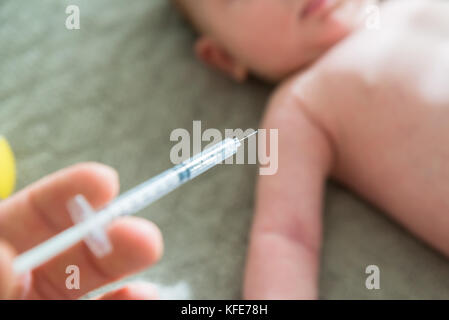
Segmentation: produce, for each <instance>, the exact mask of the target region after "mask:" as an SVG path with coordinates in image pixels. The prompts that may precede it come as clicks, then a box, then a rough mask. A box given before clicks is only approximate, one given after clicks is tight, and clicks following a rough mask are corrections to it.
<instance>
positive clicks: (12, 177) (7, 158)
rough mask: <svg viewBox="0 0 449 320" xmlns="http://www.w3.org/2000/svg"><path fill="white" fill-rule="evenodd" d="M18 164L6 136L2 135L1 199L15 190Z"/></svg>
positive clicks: (0, 141)
mask: <svg viewBox="0 0 449 320" xmlns="http://www.w3.org/2000/svg"><path fill="white" fill-rule="evenodd" d="M15 184H16V165H15V161H14V154H13V152H12V150H11V147H10V146H9V144H8V141H6V139H5V138H3V137H1V136H0V199H6V198H7V197H9V196H10V195H11V193H12V192H13V191H14V187H15Z"/></svg>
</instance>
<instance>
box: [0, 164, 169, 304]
mask: <svg viewBox="0 0 449 320" xmlns="http://www.w3.org/2000/svg"><path fill="white" fill-rule="evenodd" d="M118 189H119V183H118V177H117V174H116V172H115V171H114V170H113V169H110V168H109V167H106V166H103V165H100V164H94V163H89V164H80V165H76V166H74V167H71V168H68V169H65V170H62V171H60V172H58V173H56V174H53V175H51V176H49V177H46V178H44V179H42V180H41V181H39V182H37V183H35V184H34V185H32V186H30V187H27V188H26V189H25V190H23V191H21V192H19V193H18V194H16V195H15V196H13V197H11V198H10V199H8V200H5V201H3V202H1V203H0V238H1V239H2V241H1V242H0V299H5V298H24V299H76V298H79V297H81V296H82V295H84V294H86V293H88V292H90V291H92V290H94V289H96V288H99V287H101V286H103V285H105V284H107V283H109V282H112V281H115V280H118V279H119V278H122V277H124V276H126V275H129V274H132V273H136V272H138V271H140V270H142V269H144V268H146V267H148V266H150V265H151V264H153V263H155V262H156V261H157V260H158V259H159V258H160V256H161V254H162V248H163V245H162V237H161V234H160V231H159V229H158V228H157V227H156V226H155V225H154V224H152V223H151V222H149V221H147V220H145V219H142V218H135V217H127V218H123V219H120V220H117V221H115V222H113V223H112V224H111V225H110V226H109V227H108V235H109V238H110V240H111V243H112V245H113V247H114V251H113V253H111V254H110V255H108V256H106V257H104V258H101V259H98V258H96V257H95V256H94V255H93V254H92V253H91V252H90V250H89V249H88V248H87V246H86V245H85V244H84V243H83V242H80V243H78V244H76V245H75V246H73V247H72V248H70V249H68V250H67V251H65V252H64V253H62V254H61V255H59V256H57V257H55V258H54V259H52V260H50V261H49V262H47V263H45V264H43V265H42V266H40V267H38V268H36V269H34V270H33V271H32V272H30V273H29V274H26V275H24V276H21V277H20V278H19V277H16V276H15V275H14V274H13V270H12V262H13V259H14V257H15V256H16V255H17V254H20V253H22V252H24V251H26V250H28V249H31V248H32V247H34V246H36V245H38V244H39V243H41V242H42V241H44V240H47V239H48V238H50V237H52V236H54V235H55V234H57V233H59V232H61V231H62V230H64V229H66V228H68V227H70V226H71V225H72V222H71V219H70V216H69V214H68V212H67V209H66V203H67V201H68V200H70V199H71V198H73V197H74V196H75V195H77V194H82V195H84V196H85V197H86V198H87V199H88V201H89V202H90V203H91V204H92V206H94V207H97V208H98V207H102V206H104V205H106V204H107V203H108V202H110V201H111V200H112V199H113V198H114V197H115V196H116V195H117V193H118ZM69 265H76V266H78V267H79V271H80V288H79V289H72V290H70V289H68V288H67V287H66V279H67V277H69V275H70V274H67V273H66V268H67V266H69ZM155 295H156V293H155V291H154V289H153V288H152V287H151V286H150V285H148V284H142V283H140V284H134V285H128V286H127V287H124V288H122V289H119V290H116V291H114V292H110V293H107V294H105V295H104V296H102V297H101V299H151V298H154V297H155Z"/></svg>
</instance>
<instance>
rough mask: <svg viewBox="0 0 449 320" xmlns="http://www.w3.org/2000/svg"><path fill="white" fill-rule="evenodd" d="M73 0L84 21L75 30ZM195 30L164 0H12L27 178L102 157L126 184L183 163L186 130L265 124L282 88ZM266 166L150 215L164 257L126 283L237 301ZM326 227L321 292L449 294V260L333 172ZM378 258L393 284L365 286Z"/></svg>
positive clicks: (222, 172) (5, 39)
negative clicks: (205, 55) (204, 60)
mask: <svg viewBox="0 0 449 320" xmlns="http://www.w3.org/2000/svg"><path fill="white" fill-rule="evenodd" d="M68 4H76V5H79V7H80V9H81V30H78V31H68V30H67V29H66V28H65V19H66V14H65V8H66V6H67V5H68ZM192 39H193V36H192V34H191V33H190V31H189V30H188V28H186V26H185V25H184V24H183V23H182V22H181V21H180V20H179V17H178V16H177V14H175V13H174V12H173V10H172V9H171V7H170V6H169V5H168V3H167V1H165V0H151V1H147V0H132V1H124V0H90V1H87V0H84V1H81V0H71V1H62V0H58V1H56V0H54V1H52V0H39V1H38V0H27V1H15V0H3V1H1V2H0V133H1V134H4V135H6V136H7V137H8V139H9V140H10V142H11V144H12V146H13V149H14V150H15V153H16V156H17V161H18V177H19V181H18V182H19V188H22V187H24V186H25V185H27V184H29V183H31V182H33V181H35V180H37V179H39V178H40V177H42V176H44V175H46V174H49V173H51V172H53V171H55V170H58V169H60V168H63V167H66V166H68V165H71V164H74V163H76V162H80V161H99V162H103V163H106V164H108V165H111V166H113V167H115V168H116V169H117V170H118V171H119V173H120V176H121V188H122V190H127V189H129V188H130V187H132V186H134V185H136V184H138V183H139V182H141V181H142V180H144V179H146V178H148V177H151V176H153V175H155V174H157V173H159V172H160V171H162V170H164V169H167V168H169V167H170V166H171V163H170V161H169V152H170V149H171V147H172V146H173V144H174V143H173V142H170V140H169V136H170V133H171V131H172V130H173V129H175V128H186V129H188V130H189V131H191V130H192V121H193V120H201V121H202V124H203V129H205V128H219V129H221V130H224V129H225V128H243V129H246V128H256V127H257V124H258V123H259V120H260V118H261V115H262V112H263V108H264V105H265V102H266V99H267V97H268V95H269V93H270V91H271V90H272V88H270V87H269V86H266V85H263V84H260V83H257V82H250V83H247V84H245V85H236V84H234V83H232V82H231V81H228V80H226V79H224V78H223V77H221V76H220V75H218V74H216V73H214V72H212V71H209V70H206V68H204V67H203V66H202V65H201V64H200V63H198V62H197V61H196V60H195V59H194V57H193V55H192V52H191V44H192ZM256 173H257V168H256V167H255V166H244V165H239V166H221V167H219V168H217V169H215V170H214V171H213V172H209V173H208V174H206V175H205V176H203V177H200V178H198V179H197V180H195V181H194V182H192V183H191V184H190V185H188V186H184V187H183V188H182V189H181V190H178V191H176V192H174V193H173V194H171V195H170V196H168V197H166V198H164V199H162V200H161V201H159V202H157V203H155V204H154V205H153V206H151V208H149V209H147V210H145V211H143V212H142V213H140V215H141V216H143V217H146V218H148V219H151V220H153V221H154V222H156V223H157V224H158V225H159V226H160V228H161V230H162V232H163V234H164V237H165V256H164V257H163V259H162V261H161V262H160V263H159V264H158V265H157V266H156V267H154V268H151V269H149V270H147V271H145V272H143V273H141V274H139V275H137V276H134V277H132V278H131V279H127V280H126V281H130V280H134V279H136V278H139V279H145V280H148V281H151V282H154V283H156V284H158V285H160V286H162V289H163V293H166V295H165V297H168V298H204V299H209V298H213V299H228V298H239V297H240V290H241V282H242V275H243V269H244V261H245V254H246V248H247V240H248V229H249V227H250V222H251V219H252V210H253V192H254V182H255V178H256ZM324 226H325V229H324V230H325V232H324V244H323V260H322V271H321V284H320V290H321V297H322V298H326V299H334V298H360V299H365V298H366V299H378V298H387V299H389V298H405V299H407V298H449V290H447V288H448V287H449V268H448V267H449V263H448V261H447V260H446V259H445V258H443V257H442V256H441V255H439V254H438V253H436V252H434V251H433V250H432V249H430V248H428V247H427V246H425V245H424V244H422V243H421V242H420V241H419V240H416V239H415V238H414V237H412V236H411V235H409V234H408V233H407V232H406V231H404V230H403V229H402V228H401V227H399V226H398V225H396V224H395V223H393V222H392V221H390V220H389V219H388V218H386V216H385V215H383V214H382V213H381V212H379V211H378V210H376V209H375V208H373V207H372V206H370V205H368V204H366V203H365V202H364V201H362V200H360V199H359V198H358V197H356V196H354V195H352V194H351V193H350V192H348V191H347V190H345V189H344V188H342V187H340V186H338V185H336V184H334V183H330V185H329V188H328V193H327V195H326V210H325V213H324ZM267 255H269V252H267ZM370 264H376V265H378V266H379V267H380V270H381V290H378V291H369V290H367V289H366V288H365V279H366V274H365V268H366V266H368V265H370Z"/></svg>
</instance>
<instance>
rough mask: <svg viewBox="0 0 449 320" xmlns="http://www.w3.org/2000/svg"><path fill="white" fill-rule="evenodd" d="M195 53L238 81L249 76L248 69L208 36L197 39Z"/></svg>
mask: <svg viewBox="0 0 449 320" xmlns="http://www.w3.org/2000/svg"><path fill="white" fill-rule="evenodd" d="M195 54H196V56H197V57H198V59H200V60H201V61H203V62H204V63H206V64H207V65H209V66H211V67H213V68H216V69H218V70H221V71H222V72H224V73H226V74H227V75H228V76H230V77H232V78H233V79H234V80H236V81H238V82H243V81H245V80H246V79H247V77H248V69H247V68H246V67H245V66H244V65H242V64H241V63H239V62H238V61H237V60H236V59H235V58H234V57H233V56H232V55H230V54H229V53H228V52H227V51H226V50H225V49H224V48H223V47H222V46H220V45H219V44H218V43H217V42H216V41H215V40H213V39H211V38H210V37H208V36H201V37H200V38H199V39H198V40H197V41H196V43H195Z"/></svg>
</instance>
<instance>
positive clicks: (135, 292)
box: [96, 282, 159, 300]
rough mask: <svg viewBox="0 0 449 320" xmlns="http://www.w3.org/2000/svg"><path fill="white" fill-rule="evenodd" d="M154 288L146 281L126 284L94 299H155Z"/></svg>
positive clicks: (157, 296)
mask: <svg viewBox="0 0 449 320" xmlns="http://www.w3.org/2000/svg"><path fill="white" fill-rule="evenodd" d="M157 299H159V295H158V293H157V290H156V288H155V287H154V286H153V285H151V284H149V283H146V282H138V283H131V284H128V285H126V286H124V287H122V288H120V289H117V290H113V291H111V292H108V293H105V294H103V295H101V296H99V297H97V298H96V300H157Z"/></svg>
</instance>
